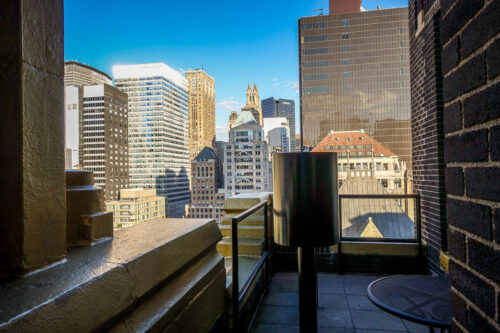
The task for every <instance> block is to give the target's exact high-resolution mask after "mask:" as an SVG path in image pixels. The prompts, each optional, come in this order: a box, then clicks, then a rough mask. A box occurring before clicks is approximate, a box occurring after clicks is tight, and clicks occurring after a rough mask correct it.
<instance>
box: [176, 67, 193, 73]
mask: <svg viewBox="0 0 500 333" xmlns="http://www.w3.org/2000/svg"><path fill="white" fill-rule="evenodd" d="M177 71H179V72H181V73H182V74H186V72H187V71H192V69H191V68H188V69H184V68H182V67H179V68H178V69H177Z"/></svg>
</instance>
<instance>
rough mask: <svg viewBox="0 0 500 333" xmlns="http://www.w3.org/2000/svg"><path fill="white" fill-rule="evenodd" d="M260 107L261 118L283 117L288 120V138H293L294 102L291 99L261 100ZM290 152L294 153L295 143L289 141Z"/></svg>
mask: <svg viewBox="0 0 500 333" xmlns="http://www.w3.org/2000/svg"><path fill="white" fill-rule="evenodd" d="M260 104H261V106H262V116H263V117H264V119H265V118H274V117H285V118H286V119H288V126H289V127H290V138H292V139H293V138H295V101H294V100H292V99H283V98H279V99H275V98H274V97H269V98H266V99H263V100H262V102H261V103H260ZM290 151H295V141H294V140H291V141H290Z"/></svg>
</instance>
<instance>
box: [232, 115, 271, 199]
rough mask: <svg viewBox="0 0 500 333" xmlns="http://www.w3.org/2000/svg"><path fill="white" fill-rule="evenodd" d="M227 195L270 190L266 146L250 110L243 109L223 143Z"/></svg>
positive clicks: (262, 133) (261, 131)
mask: <svg viewBox="0 0 500 333" xmlns="http://www.w3.org/2000/svg"><path fill="white" fill-rule="evenodd" d="M224 182H225V194H226V198H228V197H231V196H234V195H237V194H240V193H253V192H267V191H269V190H270V179H269V148H268V145H267V143H266V141H265V138H264V131H263V130H262V127H261V126H260V125H259V124H258V123H257V121H256V119H255V118H254V116H253V114H252V112H251V111H248V110H242V111H241V113H240V115H239V116H238V118H237V119H236V121H235V122H234V124H233V126H232V128H231V130H230V131H229V141H228V142H227V143H226V144H225V145H224Z"/></svg>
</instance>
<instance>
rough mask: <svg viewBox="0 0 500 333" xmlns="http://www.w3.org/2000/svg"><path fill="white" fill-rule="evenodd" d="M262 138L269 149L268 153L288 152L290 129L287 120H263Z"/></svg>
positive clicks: (276, 118) (277, 118)
mask: <svg viewBox="0 0 500 333" xmlns="http://www.w3.org/2000/svg"><path fill="white" fill-rule="evenodd" d="M263 130H264V137H265V140H266V142H267V144H268V147H269V152H271V153H272V152H275V151H279V152H289V151H291V150H290V127H289V126H288V119H287V118H284V117H274V118H264V127H263Z"/></svg>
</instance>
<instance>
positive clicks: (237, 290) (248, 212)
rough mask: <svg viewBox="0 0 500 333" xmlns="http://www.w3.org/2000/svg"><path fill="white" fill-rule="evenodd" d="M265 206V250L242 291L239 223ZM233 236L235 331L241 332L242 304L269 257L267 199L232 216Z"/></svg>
mask: <svg viewBox="0 0 500 333" xmlns="http://www.w3.org/2000/svg"><path fill="white" fill-rule="evenodd" d="M262 208H264V250H263V252H262V254H261V257H260V259H259V261H258V262H257V265H255V267H254V269H253V270H252V272H251V274H250V276H249V277H248V279H247V281H245V284H244V285H243V287H242V289H241V293H240V288H239V271H238V269H239V268H238V223H240V222H241V221H243V220H244V219H245V218H247V217H248V216H250V215H252V214H254V213H255V212H257V211H258V210H259V209H262ZM231 229H232V230H231V237H232V240H231V241H232V244H231V245H232V253H231V256H232V261H233V262H232V284H233V285H232V287H233V288H232V303H233V304H232V305H233V331H234V332H239V329H240V327H239V313H240V304H241V301H242V300H243V298H244V297H245V295H246V293H247V292H248V289H249V287H250V285H251V284H252V282H253V280H254V279H255V277H256V276H257V273H258V272H259V270H261V269H262V266H263V265H264V263H265V262H266V260H267V258H268V257H269V252H268V250H269V247H268V239H267V238H268V236H267V232H268V208H267V201H263V202H261V203H258V204H257V205H255V206H253V207H251V208H249V209H247V210H246V211H244V212H242V213H240V214H238V215H236V216H234V217H232V218H231ZM264 280H265V281H267V279H266V278H264Z"/></svg>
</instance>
